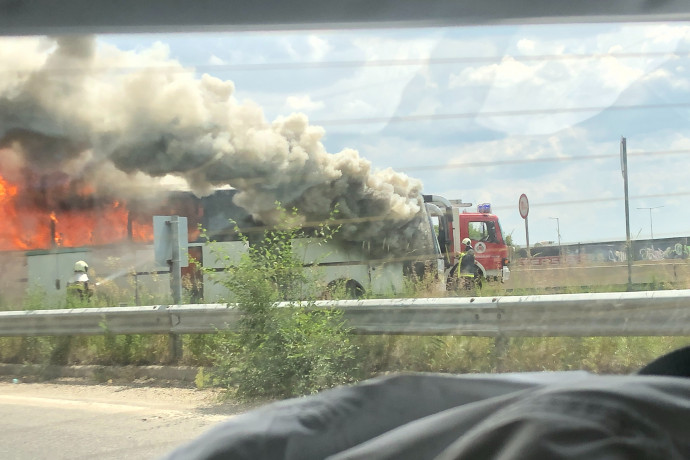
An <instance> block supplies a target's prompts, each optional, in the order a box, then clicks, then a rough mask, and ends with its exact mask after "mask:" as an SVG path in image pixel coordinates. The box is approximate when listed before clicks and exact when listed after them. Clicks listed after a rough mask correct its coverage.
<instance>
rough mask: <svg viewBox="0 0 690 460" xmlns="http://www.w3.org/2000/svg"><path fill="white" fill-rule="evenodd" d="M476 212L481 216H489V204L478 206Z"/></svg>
mask: <svg viewBox="0 0 690 460" xmlns="http://www.w3.org/2000/svg"><path fill="white" fill-rule="evenodd" d="M477 212H481V213H482V214H491V203H482V204H478V205H477Z"/></svg>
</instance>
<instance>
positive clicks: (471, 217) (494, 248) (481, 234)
mask: <svg viewBox="0 0 690 460" xmlns="http://www.w3.org/2000/svg"><path fill="white" fill-rule="evenodd" d="M424 199H425V201H426V202H428V203H435V204H436V205H438V206H439V207H440V208H442V214H445V215H446V216H447V217H446V218H445V219H441V220H439V221H438V225H437V237H438V242H439V245H440V246H441V251H440V252H441V253H442V254H444V255H445V266H446V273H447V277H452V276H455V271H456V269H457V268H456V266H457V262H458V260H457V253H458V252H460V251H461V250H462V249H463V248H461V247H460V241H462V240H463V239H464V238H469V239H470V240H471V241H472V247H473V248H474V252H475V261H476V264H477V267H478V269H479V272H480V274H481V276H482V277H483V278H484V279H486V280H491V281H501V282H503V281H507V280H508V279H509V278H510V269H509V268H508V265H509V259H508V245H507V244H506V242H505V239H504V236H503V231H502V229H501V224H500V223H499V221H498V216H496V215H495V214H492V213H491V205H490V204H489V203H483V204H480V205H478V206H477V211H476V212H468V211H467V209H463V208H468V207H470V206H472V204H471V203H463V202H462V201H460V200H446V199H444V198H442V197H440V196H437V195H425V196H424Z"/></svg>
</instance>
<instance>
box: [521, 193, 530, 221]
mask: <svg viewBox="0 0 690 460" xmlns="http://www.w3.org/2000/svg"><path fill="white" fill-rule="evenodd" d="M518 209H519V210H520V216H521V217H522V218H523V219H527V214H529V201H528V200H527V195H525V194H524V193H523V194H522V195H520V202H519V203H518Z"/></svg>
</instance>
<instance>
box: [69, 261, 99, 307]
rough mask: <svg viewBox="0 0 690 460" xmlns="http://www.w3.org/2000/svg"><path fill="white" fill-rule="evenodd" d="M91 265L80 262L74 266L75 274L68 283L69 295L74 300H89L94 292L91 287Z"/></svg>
mask: <svg viewBox="0 0 690 460" xmlns="http://www.w3.org/2000/svg"><path fill="white" fill-rule="evenodd" d="M88 271H89V264H87V263H86V262H84V261H83V260H80V261H78V262H76V263H75V264H74V274H73V275H72V278H71V279H70V281H69V282H68V283H67V295H68V296H69V297H71V298H73V299H79V300H89V299H90V298H91V296H92V295H93V290H92V289H91V287H90V286H89V275H88Z"/></svg>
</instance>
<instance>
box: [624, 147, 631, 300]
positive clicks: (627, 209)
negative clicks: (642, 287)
mask: <svg viewBox="0 0 690 460" xmlns="http://www.w3.org/2000/svg"><path fill="white" fill-rule="evenodd" d="M621 173H622V174H623V189H624V191H625V255H626V259H628V291H632V243H631V242H630V205H629V204H628V147H627V142H626V140H625V138H624V137H621Z"/></svg>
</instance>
